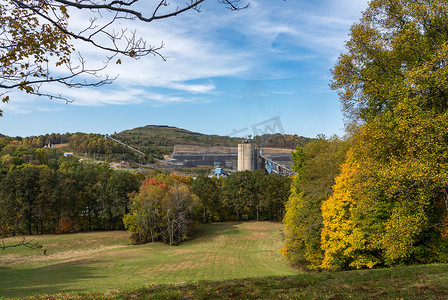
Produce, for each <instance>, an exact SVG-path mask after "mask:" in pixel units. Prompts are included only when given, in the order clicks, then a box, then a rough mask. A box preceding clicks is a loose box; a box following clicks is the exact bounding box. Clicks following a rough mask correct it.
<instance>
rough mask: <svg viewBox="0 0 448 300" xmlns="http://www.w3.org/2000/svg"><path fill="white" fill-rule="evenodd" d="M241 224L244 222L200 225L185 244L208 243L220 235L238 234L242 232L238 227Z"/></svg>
mask: <svg viewBox="0 0 448 300" xmlns="http://www.w3.org/2000/svg"><path fill="white" fill-rule="evenodd" d="M241 223H243V222H223V223H219V222H215V223H207V224H200V225H198V226H197V227H196V228H195V229H194V231H193V234H192V235H191V237H190V238H189V239H188V241H186V242H184V243H190V242H193V241H194V242H195V243H196V242H198V241H201V242H208V241H210V240H211V239H214V238H216V237H217V236H220V235H232V234H238V233H239V232H240V229H239V228H238V227H237V225H239V224H241Z"/></svg>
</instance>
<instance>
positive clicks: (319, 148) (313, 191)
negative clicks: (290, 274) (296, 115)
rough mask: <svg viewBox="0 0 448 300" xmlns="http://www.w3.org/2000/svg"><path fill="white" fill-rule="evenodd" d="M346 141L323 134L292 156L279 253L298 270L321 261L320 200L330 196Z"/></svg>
mask: <svg viewBox="0 0 448 300" xmlns="http://www.w3.org/2000/svg"><path fill="white" fill-rule="evenodd" d="M346 150H347V142H346V141H343V140H341V139H339V138H338V137H336V136H333V137H331V138H326V137H325V136H323V135H320V136H318V138H317V139H316V140H314V141H312V142H310V143H308V144H306V145H305V146H304V147H300V146H298V147H297V150H296V151H295V152H294V153H293V158H294V169H295V171H296V173H297V174H296V175H294V178H293V182H292V185H291V195H290V196H289V200H288V201H287V203H286V214H285V217H284V219H283V222H284V223H285V240H284V242H283V248H282V252H283V254H284V255H285V256H286V258H287V259H288V260H289V261H290V263H291V264H292V265H293V266H295V267H298V268H302V269H319V268H320V265H321V263H322V259H323V252H322V250H321V232H322V228H323V223H322V210H321V206H322V203H323V201H325V200H326V199H328V197H329V196H330V195H331V194H332V186H333V184H334V179H335V177H336V176H337V175H338V174H339V172H340V164H341V163H342V162H343V160H344V158H345V153H346Z"/></svg>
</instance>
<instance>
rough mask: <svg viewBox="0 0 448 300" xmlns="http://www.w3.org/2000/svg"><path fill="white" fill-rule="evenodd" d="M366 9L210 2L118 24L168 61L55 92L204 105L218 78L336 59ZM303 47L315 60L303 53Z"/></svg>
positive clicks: (329, 1) (100, 101) (87, 102)
mask: <svg viewBox="0 0 448 300" xmlns="http://www.w3.org/2000/svg"><path fill="white" fill-rule="evenodd" d="M366 3H367V1H366V0H364V1H359V0H341V1H334V0H323V1H317V2H315V1H313V2H310V1H302V0H301V1H298V0H290V1H279V0H277V1H272V0H253V1H251V7H250V8H249V9H247V10H243V11H240V12H230V11H228V10H226V9H225V8H224V7H223V6H222V5H218V4H216V1H215V2H210V3H209V2H207V4H206V5H204V7H203V12H202V13H201V14H197V13H196V12H189V13H187V14H185V15H180V16H178V17H175V18H170V19H167V20H162V21H158V22H155V23H150V24H146V23H141V22H132V23H126V22H124V21H123V22H121V23H120V24H118V23H117V25H119V26H123V27H124V28H129V29H133V28H136V29H137V35H141V36H142V37H143V38H145V39H146V40H147V41H148V43H149V44H152V45H155V46H157V45H160V44H161V43H162V42H163V43H164V45H165V47H164V49H162V51H161V53H162V54H163V55H164V56H166V57H168V59H167V61H163V60H162V59H160V58H159V57H157V56H155V57H150V56H149V57H145V58H142V59H140V60H137V61H135V60H132V59H129V58H122V64H119V65H117V64H115V63H111V64H110V65H109V66H108V68H107V71H106V73H107V74H110V75H111V76H115V75H118V74H119V78H118V79H117V80H116V81H115V82H114V83H113V84H112V86H110V87H109V86H106V87H102V88H98V89H95V88H85V89H66V88H62V89H60V91H58V93H59V92H62V93H63V94H64V95H66V96H67V97H68V98H70V99H72V98H73V99H75V102H74V103H73V104H74V105H83V106H94V105H95V106H97V105H125V104H138V103H142V102H145V101H148V102H151V103H157V104H161V103H170V104H173V103H186V102H189V103H190V102H197V101H203V99H204V97H205V96H207V95H212V94H216V93H219V90H220V86H219V83H218V80H217V78H226V77H239V78H245V79H247V78H251V77H253V76H254V75H253V74H254V72H259V71H260V70H265V69H266V68H265V65H267V64H268V63H272V64H275V61H276V60H282V61H285V60H288V61H292V60H295V61H300V60H312V59H316V58H324V59H327V60H329V61H334V60H335V58H336V57H337V55H338V53H339V52H340V50H341V49H342V46H343V41H344V40H345V39H346V38H347V28H348V27H349V26H350V24H352V23H353V22H355V21H357V19H358V18H359V17H360V15H361V14H360V11H361V10H362V9H364V8H365V7H366ZM173 5H175V3H173ZM71 14H72V15H71V19H70V21H71V22H72V24H75V26H79V27H78V28H79V30H80V29H81V28H82V25H83V23H84V24H85V20H86V15H85V12H84V11H77V10H75V11H73V12H71ZM83 20H84V22H83ZM235 36H238V37H239V40H235ZM74 42H75V43H76V41H74ZM76 46H77V50H79V51H80V52H81V53H82V54H83V56H84V58H85V59H86V60H87V61H88V63H89V65H91V66H93V67H99V66H101V65H102V61H103V60H104V56H105V55H107V53H105V52H101V51H97V50H96V49H95V48H92V46H91V45H86V44H76ZM301 48H306V49H309V50H310V52H311V53H313V54H310V53H301V50H300V49H301ZM286 72H288V71H285V70H283V69H275V67H271V69H266V71H265V73H266V74H263V76H271V78H276V77H287V74H285V73H286ZM291 76H293V75H291ZM160 90H163V91H165V93H164V94H162V93H161V92H160ZM156 91H157V92H156ZM173 95H175V96H173ZM21 97H22V98H24V97H26V96H21ZM14 105H15V104H12V103H9V104H7V107H8V110H9V111H14V112H15V113H19V112H20V113H26V112H29V111H30V110H32V109H33V108H32V107H31V106H29V107H30V108H29V109H19V108H18V106H17V107H15V106H14ZM3 106H4V105H3ZM3 106H0V107H3Z"/></svg>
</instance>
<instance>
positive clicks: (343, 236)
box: [321, 0, 448, 270]
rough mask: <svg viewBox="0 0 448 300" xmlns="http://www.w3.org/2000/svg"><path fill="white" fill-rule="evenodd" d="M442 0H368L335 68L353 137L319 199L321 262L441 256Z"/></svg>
mask: <svg viewBox="0 0 448 300" xmlns="http://www.w3.org/2000/svg"><path fill="white" fill-rule="evenodd" d="M447 22H448V5H447V3H446V1H438V0H436V1H421V0H414V1H410V0H387V1H386V0H374V1H371V2H370V3H369V7H368V9H367V10H366V12H365V13H364V16H363V18H362V19H361V21H360V22H359V23H358V24H355V25H353V27H352V29H351V39H350V40H349V41H348V42H347V50H348V51H347V53H345V54H343V55H341V57H340V58H339V61H338V63H337V65H336V67H335V68H334V70H333V76H334V80H333V83H332V86H333V88H335V89H337V90H338V91H339V94H340V96H341V101H342V104H343V108H344V112H345V114H346V116H347V118H348V120H349V121H350V122H352V124H353V122H354V123H357V124H358V127H357V128H356V129H355V130H354V134H353V145H352V147H351V149H350V151H349V155H348V156H347V159H346V161H345V163H344V165H343V168H342V173H341V175H340V176H339V177H338V178H337V179H336V184H335V185H334V193H333V195H332V196H331V197H330V198H329V199H328V200H326V201H325V202H324V203H323V205H322V214H323V224H324V228H323V230H322V250H323V251H324V259H323V262H322V265H321V266H322V267H323V268H326V269H333V270H337V269H345V268H365V267H373V266H376V265H396V264H408V263H415V262H419V263H427V262H444V261H447V260H448V247H447V245H448V239H447V235H446V232H447V212H448V200H447V199H448V198H447V193H446V191H447V186H448V180H447V175H446V174H447V168H448V152H447V149H448V143H447V141H448V123H447V121H446V120H447V117H448V102H447V95H448V94H447V93H448V85H447V80H448V77H447V74H448V73H447V72H448V65H447V61H448V56H447V55H448V54H447V53H448V51H447V50H448V31H447V27H446V24H447Z"/></svg>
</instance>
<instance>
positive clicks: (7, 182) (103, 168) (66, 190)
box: [0, 160, 140, 235]
mask: <svg viewBox="0 0 448 300" xmlns="http://www.w3.org/2000/svg"><path fill="white" fill-rule="evenodd" d="M139 181H140V178H139V176H138V175H134V174H130V173H127V172H117V171H113V170H111V169H110V168H109V167H108V166H107V165H104V164H103V165H95V164H87V163H79V162H77V161H76V160H71V161H66V162H64V163H62V164H61V165H60V166H59V168H58V169H53V168H50V167H48V166H46V165H38V166H36V165H30V164H28V165H27V164H24V165H22V166H21V167H18V168H15V169H11V170H10V171H9V172H7V173H6V175H1V177H0V218H1V220H2V222H3V223H5V224H8V226H3V228H2V230H3V231H4V232H3V233H2V234H3V235H7V234H8V232H9V234H16V235H17V234H44V233H66V232H77V231H88V230H112V229H122V228H123V223H122V218H123V215H124V214H125V213H127V212H128V211H129V194H130V193H131V192H133V191H136V190H137V189H138V186H139Z"/></svg>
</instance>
